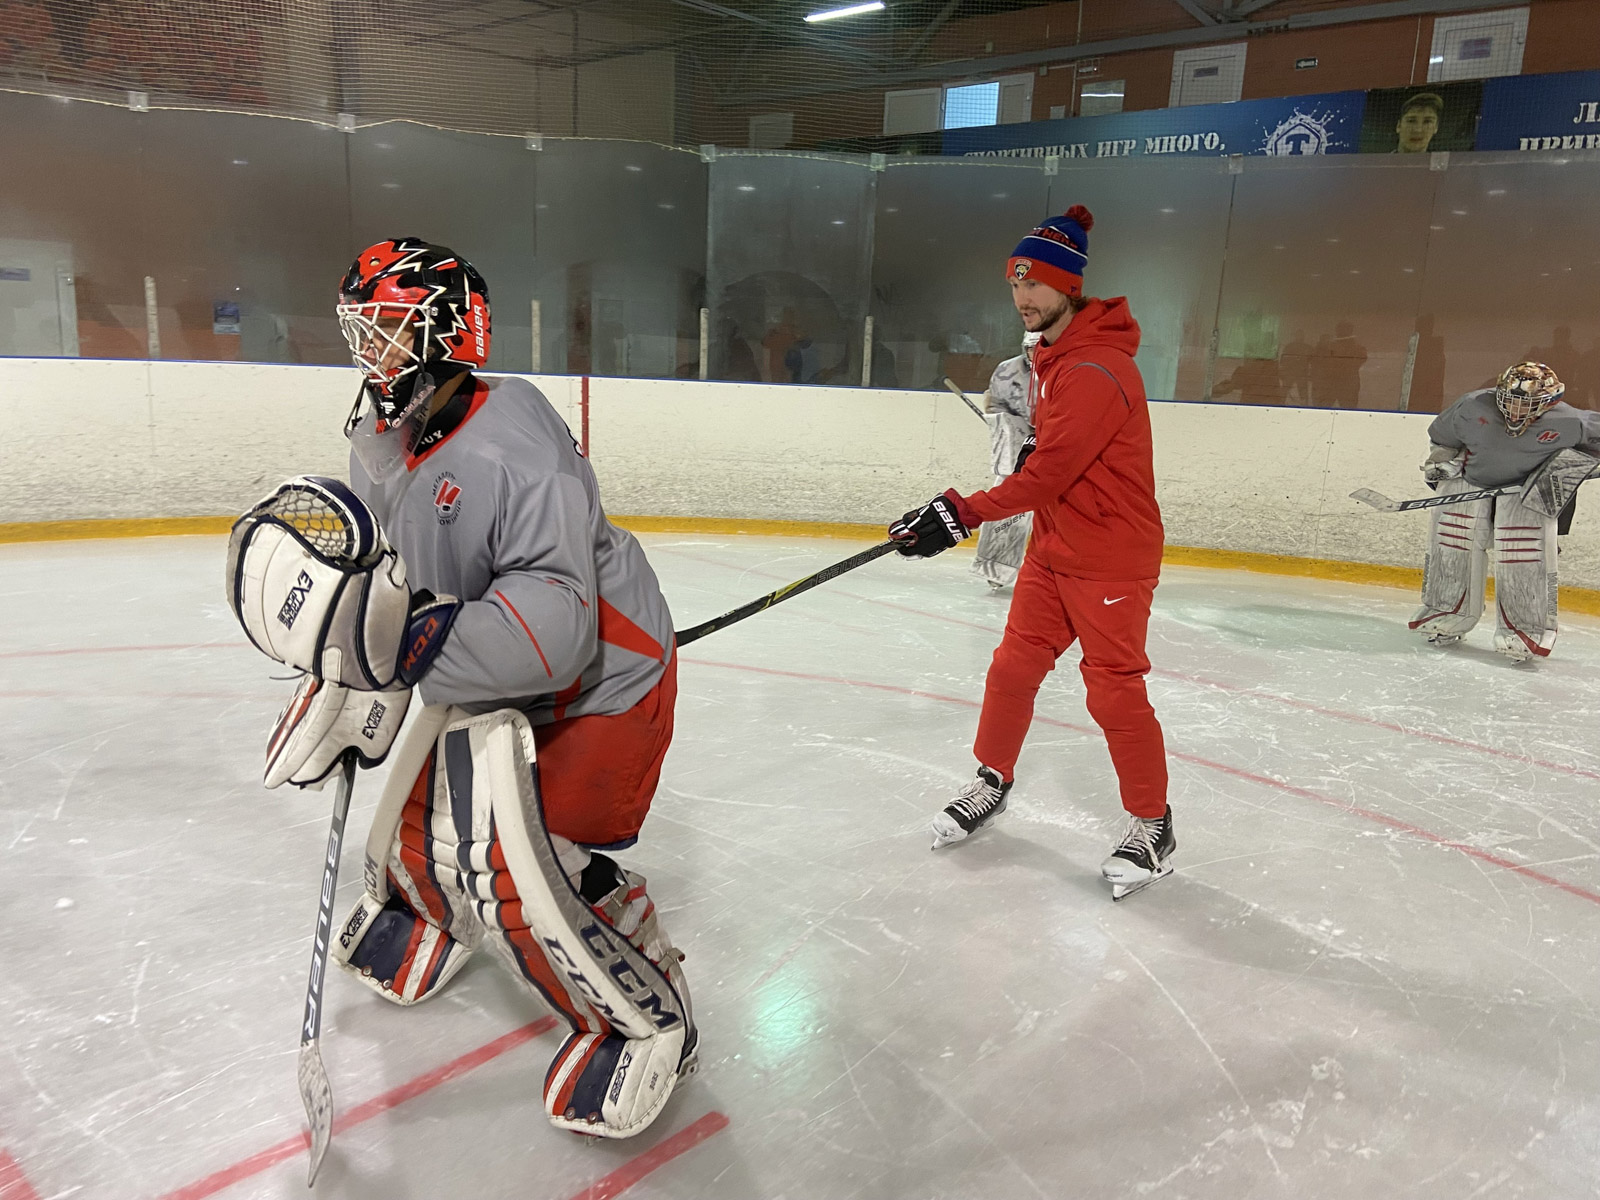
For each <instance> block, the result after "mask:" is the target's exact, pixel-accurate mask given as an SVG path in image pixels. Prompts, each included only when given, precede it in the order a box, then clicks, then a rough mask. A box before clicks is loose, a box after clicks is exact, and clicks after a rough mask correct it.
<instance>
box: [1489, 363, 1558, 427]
mask: <svg viewBox="0 0 1600 1200" xmlns="http://www.w3.org/2000/svg"><path fill="white" fill-rule="evenodd" d="M1566 390H1567V386H1566V384H1564V383H1562V382H1561V380H1560V379H1558V378H1556V373H1555V372H1554V371H1552V370H1551V369H1550V368H1549V367H1547V366H1545V365H1544V363H1538V362H1520V363H1518V364H1517V365H1516V366H1514V367H1507V368H1506V369H1505V371H1504V373H1503V374H1502V375H1501V376H1500V378H1499V380H1498V381H1497V382H1496V383H1495V385H1494V402H1495V405H1496V407H1498V408H1499V409H1500V415H1501V416H1503V417H1504V418H1505V419H1506V432H1507V433H1509V434H1510V435H1511V436H1512V437H1520V436H1521V435H1522V434H1523V433H1525V432H1526V431H1527V429H1528V426H1530V425H1532V424H1533V423H1534V422H1535V421H1537V420H1538V419H1539V416H1540V414H1541V413H1543V412H1544V411H1545V410H1546V409H1547V408H1549V407H1550V406H1551V405H1552V404H1554V403H1556V401H1558V400H1560V399H1561V397H1562V396H1563V395H1565V394H1566Z"/></svg>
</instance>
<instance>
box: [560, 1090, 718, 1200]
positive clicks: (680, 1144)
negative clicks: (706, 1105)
mask: <svg viewBox="0 0 1600 1200" xmlns="http://www.w3.org/2000/svg"><path fill="white" fill-rule="evenodd" d="M727 1127H728V1118H727V1117H725V1116H723V1115H722V1114H721V1113H719V1112H708V1113H707V1114H706V1115H705V1116H703V1117H701V1118H700V1119H699V1120H698V1121H696V1122H694V1124H692V1125H688V1126H686V1127H684V1128H683V1129H680V1130H678V1132H677V1133H675V1134H673V1135H672V1136H671V1137H669V1138H667V1139H666V1140H665V1141H664V1142H658V1143H657V1144H656V1145H654V1146H652V1147H651V1148H650V1149H648V1150H646V1151H645V1152H644V1153H643V1154H641V1155H639V1156H638V1157H637V1158H630V1159H629V1160H628V1161H627V1162H625V1163H623V1164H622V1165H621V1166H620V1167H618V1168H617V1169H616V1170H615V1171H613V1172H611V1174H609V1175H607V1176H606V1177H605V1178H604V1179H601V1180H600V1181H599V1182H597V1183H592V1184H590V1185H589V1186H588V1187H586V1188H584V1189H583V1191H581V1192H578V1193H576V1194H575V1195H574V1196H573V1197H572V1198H571V1200H611V1197H613V1196H620V1195H622V1193H623V1192H625V1191H627V1190H628V1189H629V1188H631V1187H632V1186H633V1185H634V1184H636V1183H638V1182H639V1181H640V1180H641V1179H643V1178H644V1177H645V1176H646V1175H648V1174H650V1172H652V1171H654V1170H656V1168H658V1167H662V1166H665V1165H666V1164H667V1163H669V1162H671V1161H672V1160H673V1159H675V1158H677V1157H678V1156H679V1155H681V1154H684V1153H685V1152H687V1151H689V1150H693V1149H694V1148H695V1147H696V1146H698V1145H699V1144H700V1143H701V1142H703V1141H705V1140H706V1139H707V1138H709V1137H714V1136H715V1135H716V1134H719V1133H721V1132H722V1131H723V1130H724V1129H726V1128H727Z"/></svg>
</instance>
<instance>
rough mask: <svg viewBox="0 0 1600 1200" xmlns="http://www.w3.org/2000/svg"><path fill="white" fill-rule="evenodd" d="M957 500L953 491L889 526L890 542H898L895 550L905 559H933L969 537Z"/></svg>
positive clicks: (970, 533)
mask: <svg viewBox="0 0 1600 1200" xmlns="http://www.w3.org/2000/svg"><path fill="white" fill-rule="evenodd" d="M960 499H961V498H960V496H958V495H957V493H956V491H955V489H954V488H952V489H950V490H949V491H947V492H945V494H944V495H942V496H935V497H934V498H933V499H932V500H930V501H928V503H926V504H924V505H923V506H922V507H921V508H918V509H913V510H912V511H911V512H908V513H907V514H906V515H905V516H903V517H901V518H900V519H899V520H898V521H896V522H895V523H894V524H892V525H890V526H889V537H890V539H891V540H893V541H896V542H899V543H900V544H899V545H898V546H897V547H895V549H896V550H898V551H899V552H900V553H901V554H902V555H904V556H905V557H906V558H932V557H933V556H934V555H935V554H942V553H944V552H945V551H946V550H948V549H950V547H951V546H954V545H955V544H956V543H957V542H959V541H961V540H962V539H963V538H967V537H970V536H971V535H972V531H971V530H970V529H968V528H967V527H966V525H965V524H963V522H962V520H961V517H960V515H959V512H958V506H959V504H960Z"/></svg>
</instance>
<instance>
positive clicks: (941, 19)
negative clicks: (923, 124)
mask: <svg viewBox="0 0 1600 1200" xmlns="http://www.w3.org/2000/svg"><path fill="white" fill-rule="evenodd" d="M1079 2H1080V3H1081V2H1082V0H1079ZM1179 3H1182V0H1179ZM960 4H961V0H948V3H946V4H945V6H944V7H943V8H941V9H940V10H939V15H938V16H936V17H934V18H933V20H931V21H929V22H928V24H927V25H926V27H924V29H923V30H922V32H921V33H919V34H917V40H916V41H914V42H912V43H911V48H910V49H909V50H907V51H906V53H905V60H906V61H907V62H913V61H915V59H916V57H917V55H919V54H921V53H922V50H923V47H925V46H926V45H927V44H928V43H929V42H930V41H932V40H933V35H934V34H936V33H938V32H939V27H940V26H941V25H943V24H944V23H945V22H946V21H948V20H949V19H950V14H951V13H953V12H955V10H956V9H957V8H958V7H959V6H960Z"/></svg>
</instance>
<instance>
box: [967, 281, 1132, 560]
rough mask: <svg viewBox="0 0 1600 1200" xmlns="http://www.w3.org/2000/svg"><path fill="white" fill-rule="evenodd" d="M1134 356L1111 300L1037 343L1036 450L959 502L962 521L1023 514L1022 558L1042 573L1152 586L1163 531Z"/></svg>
mask: <svg viewBox="0 0 1600 1200" xmlns="http://www.w3.org/2000/svg"><path fill="white" fill-rule="evenodd" d="M1138 349H1139V324H1138V322H1137V321H1135V320H1134V319H1133V314H1132V313H1131V312H1129V311H1128V301H1127V300H1126V299H1125V298H1124V297H1121V296H1119V297H1117V298H1116V299H1114V300H1091V301H1089V303H1088V305H1086V306H1085V307H1084V308H1083V310H1082V311H1080V312H1079V313H1078V314H1077V315H1076V316H1075V317H1073V318H1072V323H1071V324H1069V325H1068V326H1067V328H1066V330H1065V332H1063V333H1062V334H1061V336H1060V337H1058V338H1057V339H1056V340H1055V342H1054V344H1052V345H1048V346H1046V345H1043V344H1041V345H1039V346H1038V347H1037V348H1036V349H1035V350H1034V352H1033V378H1032V380H1031V386H1032V389H1033V394H1034V396H1035V401H1034V413H1033V423H1034V429H1035V433H1036V436H1037V439H1038V445H1037V448H1036V449H1035V450H1034V452H1033V453H1032V454H1030V455H1029V456H1028V460H1027V462H1026V463H1025V464H1024V465H1023V468H1022V470H1021V471H1019V472H1018V473H1017V474H1015V475H1012V476H1010V477H1009V478H1008V479H1006V480H1004V481H1003V482H1002V483H1000V484H998V485H997V486H995V487H992V488H990V489H989V490H988V491H984V492H975V493H974V494H972V495H971V496H966V497H963V498H960V499H959V500H958V503H957V510H958V514H959V515H960V516H961V519H962V521H963V522H964V523H966V524H967V525H969V526H971V525H975V524H977V523H979V522H982V521H998V520H1000V519H1001V518H1002V517H1009V516H1011V515H1013V514H1014V513H1020V512H1028V511H1030V510H1031V511H1032V512H1033V513H1034V525H1033V543H1032V545H1031V546H1030V547H1029V549H1028V553H1029V554H1031V555H1036V556H1037V557H1038V558H1039V559H1040V560H1041V562H1042V563H1043V565H1044V566H1046V567H1048V568H1050V570H1052V571H1055V572H1056V573H1058V574H1061V575H1070V576H1074V577H1076V578H1079V579H1107V580H1134V579H1154V578H1156V577H1157V576H1158V575H1159V574H1160V573H1161V547H1162V542H1163V531H1162V528H1161V510H1160V509H1159V508H1158V507H1157V506H1156V479H1155V468H1154V467H1153V466H1152V463H1151V458H1152V451H1151V445H1150V409H1149V406H1148V405H1147V404H1146V402H1145V395H1144V379H1143V378H1142V377H1141V376H1140V374H1139V368H1138V367H1136V366H1134V364H1133V356H1134V354H1135V352H1137V351H1138ZM968 518H972V520H969V519H968Z"/></svg>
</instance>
